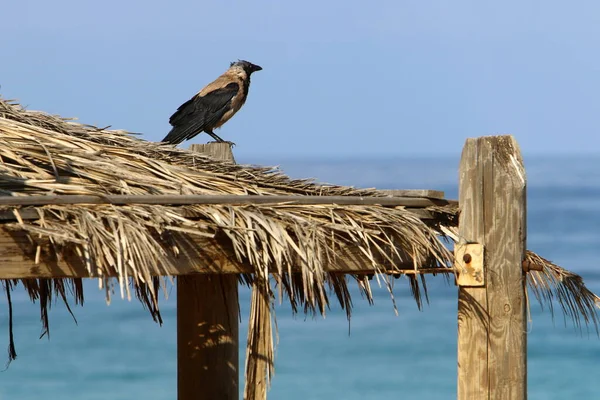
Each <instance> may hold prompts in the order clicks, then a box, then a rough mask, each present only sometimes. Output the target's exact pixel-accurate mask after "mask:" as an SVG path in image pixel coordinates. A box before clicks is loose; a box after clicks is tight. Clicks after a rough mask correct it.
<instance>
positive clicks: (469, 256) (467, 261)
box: [463, 253, 472, 264]
mask: <svg viewBox="0 0 600 400" xmlns="http://www.w3.org/2000/svg"><path fill="white" fill-rule="evenodd" d="M471 260H472V258H471V255H470V254H469V253H467V254H465V255H464V256H463V261H464V262H465V263H467V264H468V263H470V262H471Z"/></svg>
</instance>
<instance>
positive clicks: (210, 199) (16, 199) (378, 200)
mask: <svg viewBox="0 0 600 400" xmlns="http://www.w3.org/2000/svg"><path fill="white" fill-rule="evenodd" d="M280 203H287V204H297V205H320V204H337V205H380V206H388V207H399V206H405V207H430V206H443V205H446V204H450V203H452V202H451V201H448V200H442V199H434V198H424V197H392V196H389V197H363V196H302V195H272V196H271V195H269V196H261V195H235V194H231V195H170V194H169V195H162V194H156V195H107V196H91V195H33V196H0V206H43V205H67V204H113V205H125V204H154V205H161V204H162V205H189V204H231V205H243V204H280Z"/></svg>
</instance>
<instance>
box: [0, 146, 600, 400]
mask: <svg viewBox="0 0 600 400" xmlns="http://www.w3.org/2000/svg"><path fill="white" fill-rule="evenodd" d="M237 161H238V162H239V163H246V164H263V165H264V164H266V165H274V164H276V165H279V166H280V168H281V169H282V170H283V172H285V173H287V174H288V175H290V176H292V177H295V178H314V179H315V180H317V181H319V182H327V183H336V184H343V185H352V186H356V187H377V188H382V189H438V190H443V191H445V193H446V197H448V198H454V199H456V198H457V196H458V193H457V185H458V184H457V182H458V162H459V158H458V156H456V157H450V156H443V157H442V156H440V157H435V158H433V157H427V158H423V157H409V158H407V157H398V158H392V157H390V158H384V159H333V160H332V159H329V160H324V159H304V160H299V159H285V158H281V159H280V160H272V159H271V160H264V159H263V160H255V159H253V158H252V157H243V158H241V159H238V160H237ZM525 166H526V171H527V179H528V214H527V220H528V221H527V223H528V236H527V241H528V242H527V247H528V248H529V249H531V250H533V251H535V252H537V253H538V254H540V255H542V256H543V257H545V258H547V259H550V260H552V261H553V262H555V263H557V264H559V265H561V266H563V267H565V268H567V269H569V270H571V271H573V272H575V273H577V274H580V275H581V276H582V277H583V278H584V280H585V283H586V284H587V286H588V288H589V289H591V290H592V291H594V292H595V293H600V266H599V261H600V156H589V155H585V156H575V155H571V156H566V155H560V156H535V155H532V156H530V157H525ZM374 282H375V281H373V283H374ZM428 288H429V302H428V303H427V304H425V306H424V307H423V308H422V309H421V310H419V309H418V308H417V306H416V303H415V301H414V300H413V299H412V297H411V296H410V291H409V288H408V285H406V281H402V280H400V281H397V282H396V286H395V297H396V301H397V306H398V312H399V313H398V315H395V313H394V309H393V305H392V302H391V300H390V296H389V294H388V292H387V290H386V289H385V288H380V287H378V286H377V285H376V284H375V285H374V288H373V290H374V294H375V304H374V305H369V304H368V303H367V302H366V300H365V299H363V298H361V296H360V294H359V293H358V291H357V290H356V288H355V286H354V284H353V285H352V293H353V295H354V297H353V298H354V310H353V314H352V318H351V321H350V323H349V322H348V320H347V319H346V315H345V313H344V311H342V310H341V309H340V307H339V305H336V304H335V303H334V304H333V305H332V307H331V309H330V310H329V311H328V312H327V315H326V316H325V317H324V318H323V317H321V316H317V317H312V316H305V315H304V314H298V315H294V314H293V313H292V311H291V309H290V307H289V306H288V305H286V304H285V303H284V304H282V305H278V306H277V307H276V316H277V326H278V337H279V340H278V343H277V349H276V361H275V362H276V364H275V368H276V371H275V375H274V377H273V380H272V386H271V389H270V391H269V398H270V399H288V400H311V399H314V400H317V399H323V400H329V399H344V400H359V399H361V400H362V399H419V400H442V399H444V400H445V399H452V398H456V377H457V343H456V342H457V287H456V286H454V284H453V282H450V283H448V282H447V281H446V280H445V279H443V278H442V277H430V278H429V279H428ZM85 290H86V293H85V304H84V306H83V307H74V313H75V316H76V318H77V323H75V322H74V320H73V318H72V317H71V315H70V314H69V313H68V311H67V310H66V309H65V307H64V306H63V305H62V304H60V303H57V304H55V305H54V306H53V307H52V310H51V313H50V336H49V337H44V338H41V339H40V338H39V336H40V333H41V325H40V314H39V308H38V306H37V305H33V304H31V302H30V300H29V299H28V297H27V296H26V294H25V293H24V292H23V290H22V289H18V290H16V292H15V293H14V295H13V300H14V314H15V315H14V325H15V326H14V334H15V341H16V346H17V353H18V358H17V359H16V360H15V361H13V362H12V364H10V366H9V367H8V368H7V369H6V370H4V371H2V372H0V399H2V400H12V399H19V400H34V399H40V398H44V399H69V400H76V399H82V400H83V399H86V400H100V399H102V400H105V399H111V400H119V399H123V400H125V399H127V400H130V399H132V398H140V399H144V400H159V399H176V393H177V384H176V382H177V381H176V309H175V305H176V296H177V293H176V290H175V288H172V289H171V290H170V292H169V296H168V298H167V299H164V298H161V310H162V314H163V318H164V323H163V325H162V326H159V325H158V324H156V323H154V322H153V321H152V319H151V318H150V316H149V314H148V312H147V311H146V310H144V309H143V308H142V306H141V305H140V304H139V303H138V302H137V301H135V300H132V301H131V302H129V301H127V300H123V299H121V298H120V297H119V295H118V294H117V295H116V296H115V297H114V298H113V300H112V302H111V303H110V305H108V304H107V303H106V301H105V298H104V294H103V292H102V291H101V290H99V289H98V284H97V282H96V281H93V280H90V281H86V283H85ZM531 297H532V298H533V296H531ZM249 299H250V297H249V291H248V290H247V289H246V288H244V287H241V288H240V305H241V313H242V322H241V325H240V342H241V348H240V366H241V367H242V368H241V373H242V376H241V378H240V389H241V388H243V365H244V356H245V349H244V346H245V338H246V330H247V319H248V311H249V304H250V300H249ZM528 332H529V333H528V396H529V398H530V399H545V400H551V399H556V400H564V399H600V338H599V336H598V335H597V333H596V331H595V330H594V328H593V327H590V328H589V329H588V328H586V327H585V326H584V327H582V329H578V328H577V327H575V326H573V324H572V323H571V320H569V319H566V320H565V318H564V316H563V314H562V312H561V311H560V307H555V315H554V316H553V315H551V314H550V312H549V310H548V309H547V308H544V309H543V310H542V309H541V308H540V307H539V305H537V303H535V302H534V303H532V308H531V320H530V322H529V325H528ZM1 346H8V310H7V306H6V300H5V298H4V296H0V347H1ZM1 354H2V353H1V352H0V366H1V364H2V362H3V361H4V360H2V357H1ZM240 398H241V396H240Z"/></svg>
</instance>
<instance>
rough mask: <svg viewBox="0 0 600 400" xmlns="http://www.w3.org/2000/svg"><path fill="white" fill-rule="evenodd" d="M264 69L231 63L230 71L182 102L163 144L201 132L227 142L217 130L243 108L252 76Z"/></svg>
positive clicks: (191, 136) (243, 62)
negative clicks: (215, 130) (215, 131)
mask: <svg viewBox="0 0 600 400" xmlns="http://www.w3.org/2000/svg"><path fill="white" fill-rule="evenodd" d="M260 70H262V68H261V67H259V66H258V65H255V64H252V63H250V62H248V61H244V60H238V61H236V62H232V63H231V65H230V66H229V69H228V70H227V71H225V73H223V75H221V76H220V77H218V78H217V79H215V80H214V81H213V82H211V83H209V84H208V85H206V87H204V89H202V90H201V91H199V92H198V93H197V94H196V95H195V96H194V97H192V98H191V99H190V100H188V101H186V102H185V103H183V104H182V105H181V106H179V108H178V109H177V111H176V112H175V114H173V115H172V116H171V118H170V119H169V123H170V124H171V125H172V126H173V128H172V129H171V131H170V132H169V134H168V135H167V136H165V138H164V139H163V140H162V141H163V142H167V143H173V144H179V143H181V142H183V141H185V140H188V139H191V138H193V137H194V136H196V135H198V134H199V133H201V132H206V133H208V134H209V135H210V136H212V138H213V139H215V140H216V141H217V142H224V140H223V139H221V138H220V137H219V136H218V135H217V134H215V133H214V132H213V130H214V129H216V128H219V127H221V126H222V125H223V124H224V123H225V122H227V121H229V119H230V118H231V117H233V116H234V115H235V113H236V112H238V111H239V110H240V108H242V106H243V105H244V103H245V102H246V97H247V96H248V88H249V87H250V75H252V73H253V72H256V71H260Z"/></svg>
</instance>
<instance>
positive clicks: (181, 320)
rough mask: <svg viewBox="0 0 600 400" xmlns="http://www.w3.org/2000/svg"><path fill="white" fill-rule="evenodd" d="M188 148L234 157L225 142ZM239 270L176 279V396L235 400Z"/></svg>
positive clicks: (182, 399)
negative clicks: (232, 272)
mask: <svg viewBox="0 0 600 400" xmlns="http://www.w3.org/2000/svg"><path fill="white" fill-rule="evenodd" d="M190 150H192V151H197V152H201V153H206V154H208V155H210V156H212V157H214V158H218V159H225V160H232V161H233V154H232V152H231V146H230V145H229V144H227V143H210V144H206V145H192V146H191V148H190ZM237 280H238V276H237V274H222V275H217V274H206V275H205V274H203V275H186V276H180V277H178V278H177V399H178V400H199V399H206V400H212V399H227V400H237V399H238V398H239V374H238V364H239V360H238V358H239V346H238V341H239V339H238V336H239V315H238V285H237Z"/></svg>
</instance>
